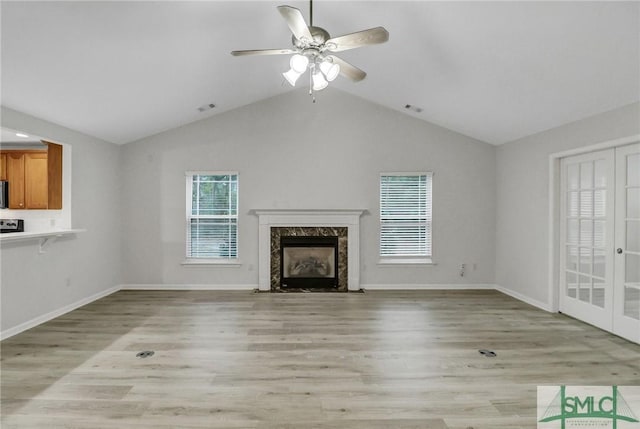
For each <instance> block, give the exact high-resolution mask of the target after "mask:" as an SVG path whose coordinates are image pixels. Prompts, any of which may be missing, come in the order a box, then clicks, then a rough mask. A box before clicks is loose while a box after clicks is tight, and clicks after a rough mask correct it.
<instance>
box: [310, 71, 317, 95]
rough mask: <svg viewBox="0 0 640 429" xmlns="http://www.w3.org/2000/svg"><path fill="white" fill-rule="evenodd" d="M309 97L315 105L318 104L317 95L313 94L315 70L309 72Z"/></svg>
mask: <svg viewBox="0 0 640 429" xmlns="http://www.w3.org/2000/svg"><path fill="white" fill-rule="evenodd" d="M309 95H310V96H311V99H312V100H313V103H315V102H316V95H315V94H314V93H313V70H309Z"/></svg>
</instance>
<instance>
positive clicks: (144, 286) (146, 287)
mask: <svg viewBox="0 0 640 429" xmlns="http://www.w3.org/2000/svg"><path fill="white" fill-rule="evenodd" d="M120 289H122V290H243V291H247V290H253V289H258V284H257V283H256V284H220V285H219V284H184V285H183V284H123V285H120Z"/></svg>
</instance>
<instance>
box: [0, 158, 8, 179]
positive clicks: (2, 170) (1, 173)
mask: <svg viewBox="0 0 640 429" xmlns="http://www.w3.org/2000/svg"><path fill="white" fill-rule="evenodd" d="M0 180H7V154H6V153H0Z"/></svg>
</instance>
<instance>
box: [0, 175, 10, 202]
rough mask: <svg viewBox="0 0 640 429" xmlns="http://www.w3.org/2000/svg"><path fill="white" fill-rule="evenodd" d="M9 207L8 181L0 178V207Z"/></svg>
mask: <svg viewBox="0 0 640 429" xmlns="http://www.w3.org/2000/svg"><path fill="white" fill-rule="evenodd" d="M8 208H9V182H7V181H6V180H0V209H8Z"/></svg>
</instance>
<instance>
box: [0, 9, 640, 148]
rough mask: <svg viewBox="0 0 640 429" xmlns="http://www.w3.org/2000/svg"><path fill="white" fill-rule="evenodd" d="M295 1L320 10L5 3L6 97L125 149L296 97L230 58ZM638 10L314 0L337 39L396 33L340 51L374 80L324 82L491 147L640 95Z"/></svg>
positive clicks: (280, 30)
mask: <svg viewBox="0 0 640 429" xmlns="http://www.w3.org/2000/svg"><path fill="white" fill-rule="evenodd" d="M283 3H285V4H289V5H291V6H295V7H298V8H300V9H301V10H302V11H303V13H304V15H305V17H308V2H300V1H289V0H282V1H279V2H272V1H257V2H256V1H199V2H115V1H114V2H89V1H80V2H57V1H54V2H7V1H3V2H2V5H1V7H2V30H1V31H2V34H1V35H2V58H1V59H2V63H1V64H2V70H1V71H2V104H3V105H5V106H7V107H10V108H12V109H15V110H19V111H22V112H25V113H28V114H31V115H34V116H37V117H40V118H42V119H46V120H49V121H52V122H55V123H58V124H60V125H64V126H67V127H69V128H73V129H76V130H79V131H82V132H84V133H87V134H90V135H93V136H97V137H100V138H103V139H105V140H108V141H111V142H115V143H126V142H130V141H134V140H136V139H140V138H142V137H145V136H148V135H151V134H155V133H158V132H161V131H163V130H166V129H171V128H174V127H176V126H179V125H182V124H186V123H189V122H192V121H195V120H198V119H202V118H205V117H207V116H210V115H214V114H217V113H220V112H223V111H227V110H230V109H233V108H236V107H239V106H243V105H246V104H249V103H253V102H255V101H258V100H261V99H264V98H267V97H271V96H274V95H277V94H280V93H284V92H286V91H290V90H291V88H290V87H289V86H288V84H286V83H284V79H283V78H282V76H281V75H280V73H281V72H283V71H286V70H287V69H288V60H289V58H288V56H262V57H232V56H231V55H230V54H229V52H230V51H232V50H240V49H262V48H286V47H289V46H290V33H289V30H288V27H287V25H286V24H285V22H284V20H283V19H282V17H281V16H280V14H279V13H278V11H277V10H276V6H278V5H280V4H283ZM639 17H640V3H639V2H519V1H518V2H516V1H514V2H426V1H355V2H351V1H339V2H338V1H329V0H324V1H323V0H316V1H315V2H314V24H315V25H317V26H321V27H323V28H325V29H326V30H327V31H328V32H329V33H330V34H331V35H332V36H338V35H341V34H345V33H350V32H353V31H358V30H362V29H366V28H370V27H375V26H379V25H381V26H384V27H386V28H387V30H388V31H389V33H390V40H389V42H388V43H386V44H384V45H378V46H371V47H365V48H361V49H357V50H353V51H346V52H343V53H341V54H340V56H341V57H342V58H343V59H345V60H347V61H349V62H351V63H352V64H354V65H356V66H358V67H360V68H362V69H364V70H365V71H366V72H368V76H367V78H366V79H365V80H364V81H362V82H360V83H352V82H350V81H348V80H346V79H345V78H342V77H341V78H338V79H337V80H336V81H334V82H333V83H332V84H331V85H330V86H329V88H328V89H326V90H325V91H332V90H335V88H338V89H340V90H343V91H346V92H348V93H351V94H354V95H357V96H359V97H362V98H364V99H367V100H370V101H372V102H374V103H378V104H381V105H384V106H387V107H389V108H391V109H396V110H399V111H402V112H406V113H407V114H410V115H412V116H415V117H418V118H420V119H424V120H426V121H430V122H433V123H436V124H439V125H442V126H444V127H447V128H450V129H453V130H455V131H458V132H460V133H463V134H466V135H469V136H472V137H475V138H477V139H480V140H483V141H486V142H489V143H493V144H501V143H504V142H509V141H512V140H514V139H517V138H520V137H523V136H526V135H530V134H534V133H536V132H540V131H543V130H546V129H549V128H553V127H555V126H558V125H561V124H564V123H567V122H571V121H574V120H578V119H582V118H584V117H587V116H591V115H594V114H598V113H601V112H604V111H607V110H611V109H614V108H616V107H620V106H623V105H626V104H630V103H633V102H636V101H638V100H639V99H640V96H639V94H640V47H639V46H640V36H639V35H640V23H639V21H640V19H639ZM304 81H305V79H304V78H302V79H300V82H304ZM298 85H300V83H299V84H298ZM299 94H300V97H305V96H306V95H305V93H304V92H299ZM208 103H215V104H216V106H217V107H216V108H215V109H213V110H211V111H208V112H205V113H199V112H198V111H197V108H198V107H199V106H201V105H204V104H208ZM317 104H318V108H321V106H322V93H319V94H318V103H317ZM406 104H412V105H416V106H419V107H421V108H423V109H424V110H423V112H422V113H420V114H417V113H413V112H409V111H407V110H405V109H404V106H405V105H406Z"/></svg>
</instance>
